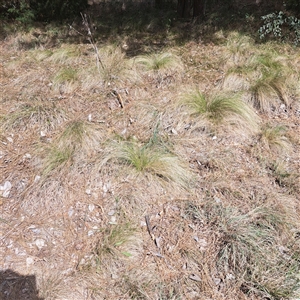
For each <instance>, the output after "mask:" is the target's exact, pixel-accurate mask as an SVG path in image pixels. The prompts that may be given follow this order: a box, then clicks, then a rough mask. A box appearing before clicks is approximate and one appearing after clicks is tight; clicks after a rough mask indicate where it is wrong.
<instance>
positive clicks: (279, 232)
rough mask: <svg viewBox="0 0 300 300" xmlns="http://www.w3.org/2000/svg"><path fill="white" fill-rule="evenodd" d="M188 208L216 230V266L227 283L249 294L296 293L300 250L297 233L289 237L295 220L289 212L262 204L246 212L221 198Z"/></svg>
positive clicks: (298, 280) (277, 297)
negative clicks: (231, 205) (287, 214)
mask: <svg viewBox="0 0 300 300" xmlns="http://www.w3.org/2000/svg"><path fill="white" fill-rule="evenodd" d="M188 212H189V214H190V215H191V216H192V217H193V218H194V220H196V222H201V223H202V224H206V225H208V226H209V227H210V230H211V233H212V235H215V238H216V240H215V247H216V249H217V251H216V261H215V263H216V265H215V267H216V269H217V272H218V273H219V274H222V276H224V278H222V280H224V283H225V285H226V286H227V288H229V287H230V286H231V284H234V285H235V286H239V287H240V289H241V290H242V291H243V292H245V293H247V294H249V293H250V294H251V293H254V294H256V295H259V296H262V297H270V299H282V297H283V298H285V299H286V298H287V297H291V296H293V295H294V292H295V291H296V290H297V288H299V284H300V279H299V271H300V265H299V262H298V259H299V254H300V252H299V249H297V248H295V247H294V246H293V245H294V243H295V240H294V238H293V237H292V238H290V239H289V240H288V242H287V241H286V236H290V237H291V236H292V235H291V232H290V229H291V223H290V220H289V219H287V218H286V217H285V215H284V214H283V212H279V211H278V210H277V209H276V208H269V207H257V208H255V209H253V210H251V211H249V212H248V213H246V214H241V213H240V212H239V211H238V210H237V209H235V208H232V207H225V206H223V205H222V204H217V203H216V202H207V203H205V204H204V205H203V206H202V207H195V206H190V207H189V208H188ZM283 245H284V253H283V252H282V251H283V250H282V251H281V252H280V249H281V248H282V247H283ZM280 247H281V248H280Z"/></svg>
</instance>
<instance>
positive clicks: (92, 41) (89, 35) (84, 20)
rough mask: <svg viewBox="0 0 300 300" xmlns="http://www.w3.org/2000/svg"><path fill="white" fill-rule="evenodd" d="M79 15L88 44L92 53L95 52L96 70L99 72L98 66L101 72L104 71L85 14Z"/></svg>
mask: <svg viewBox="0 0 300 300" xmlns="http://www.w3.org/2000/svg"><path fill="white" fill-rule="evenodd" d="M80 14H81V18H82V21H83V25H84V26H85V28H86V30H87V33H88V40H89V42H90V44H91V45H92V46H93V48H94V51H95V53H96V57H97V68H98V71H99V72H100V67H99V65H100V66H101V67H102V69H103V70H105V67H104V65H103V62H102V60H101V58H100V55H99V51H98V48H97V46H96V44H95V41H94V39H93V35H92V31H91V28H90V26H89V22H88V20H87V16H86V14H82V13H80Z"/></svg>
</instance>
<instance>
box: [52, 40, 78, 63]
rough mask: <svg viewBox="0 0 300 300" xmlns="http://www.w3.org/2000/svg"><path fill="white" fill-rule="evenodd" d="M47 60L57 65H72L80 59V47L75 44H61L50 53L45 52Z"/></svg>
mask: <svg viewBox="0 0 300 300" xmlns="http://www.w3.org/2000/svg"><path fill="white" fill-rule="evenodd" d="M47 54H51V55H47V56H48V58H47V61H49V62H51V63H54V64H59V65H62V64H63V65H64V64H67V65H74V64H76V63H77V62H78V61H79V60H80V55H81V49H80V47H78V46H76V45H67V44H64V45H61V47H60V48H59V49H56V50H55V51H53V52H52V53H49V52H47Z"/></svg>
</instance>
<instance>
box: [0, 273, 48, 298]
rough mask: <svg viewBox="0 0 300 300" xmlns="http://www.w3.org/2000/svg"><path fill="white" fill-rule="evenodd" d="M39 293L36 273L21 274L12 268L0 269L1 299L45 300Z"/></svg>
mask: <svg viewBox="0 0 300 300" xmlns="http://www.w3.org/2000/svg"><path fill="white" fill-rule="evenodd" d="M38 294H39V292H38V290H37V288H36V279H35V276H34V275H21V274H18V273H16V272H14V271H12V270H10V269H8V270H5V271H0V299H1V300H44V298H40V297H39V295H38Z"/></svg>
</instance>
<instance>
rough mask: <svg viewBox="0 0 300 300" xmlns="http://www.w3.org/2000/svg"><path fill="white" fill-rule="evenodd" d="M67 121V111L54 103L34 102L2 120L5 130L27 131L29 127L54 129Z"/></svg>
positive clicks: (22, 106) (23, 105)
mask: <svg viewBox="0 0 300 300" xmlns="http://www.w3.org/2000/svg"><path fill="white" fill-rule="evenodd" d="M66 119H67V115H66V113H65V111H64V110H63V109H61V108H59V107H57V106H56V105H55V104H54V103H51V104H49V103H47V102H46V103H44V102H42V101H33V102H32V103H24V104H22V105H20V107H18V108H17V109H16V110H15V111H13V112H11V113H9V114H7V115H6V116H4V117H3V120H1V123H2V126H3V128H4V129H6V130H7V129H13V128H18V129H21V130H26V129H27V128H28V127H34V126H36V125H37V126H39V127H40V129H48V130H50V129H54V128H56V127H57V126H58V125H59V124H61V123H62V122H64V121H65V120H66Z"/></svg>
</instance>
